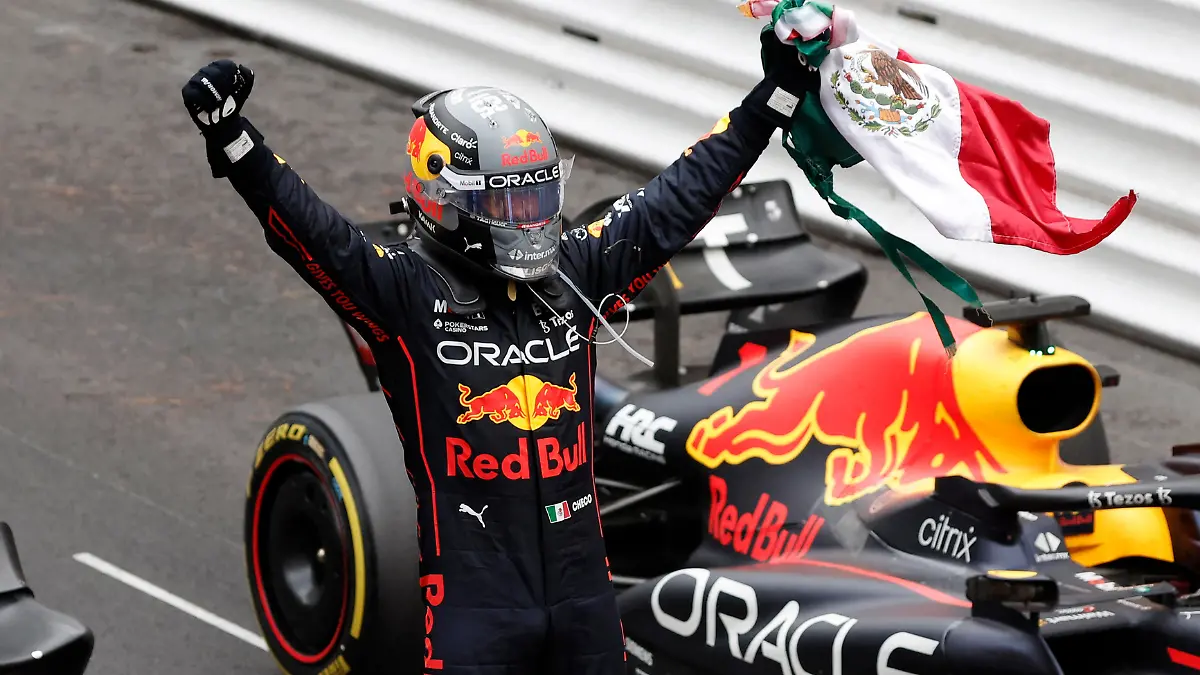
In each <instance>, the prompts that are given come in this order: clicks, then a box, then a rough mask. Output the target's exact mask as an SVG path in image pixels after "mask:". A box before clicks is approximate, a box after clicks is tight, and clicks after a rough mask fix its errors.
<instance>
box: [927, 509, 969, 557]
mask: <svg viewBox="0 0 1200 675" xmlns="http://www.w3.org/2000/svg"><path fill="white" fill-rule="evenodd" d="M975 540H976V537H975V528H974V527H968V528H967V529H965V530H962V529H959V528H957V527H955V526H954V525H953V524H952V523H951V522H950V516H948V515H944V514H943V515H940V516H938V517H937V519H936V520H934V519H933V518H926V519H925V520H924V521H923V522H922V523H921V527H920V528H919V529H918V530H917V543H919V544H920V545H921V546H922V547H924V548H927V549H930V550H932V551H937V552H938V553H941V554H942V555H944V556H946V557H948V558H951V559H953V560H961V561H962V562H965V563H969V562H971V547H973V546H974V545H975Z"/></svg>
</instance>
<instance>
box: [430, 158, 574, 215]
mask: <svg viewBox="0 0 1200 675" xmlns="http://www.w3.org/2000/svg"><path fill="white" fill-rule="evenodd" d="M574 160H575V158H574V157H569V158H566V159H563V160H560V161H559V162H558V164H556V165H552V166H550V167H543V168H541V169H537V170H534V171H529V172H524V173H513V174H493V175H486V176H485V175H483V174H468V173H458V172H456V171H454V170H453V169H451V168H450V167H446V168H444V169H442V171H441V173H440V174H439V175H438V177H437V178H435V179H434V180H431V181H421V183H422V187H423V191H424V193H425V194H426V195H428V196H429V198H430V199H433V200H434V201H436V202H438V203H440V204H448V205H452V206H455V207H457V208H458V209H459V210H461V211H462V212H463V213H464V214H466V215H467V216H468V217H470V218H473V219H475V220H478V221H480V222H483V223H486V224H488V225H491V226H493V227H503V228H515V229H525V228H530V227H540V226H543V225H545V224H546V223H547V222H548V221H549V220H550V219H552V218H554V217H556V216H558V215H559V214H560V213H561V212H562V206H563V198H564V192H565V191H564V187H565V185H566V181H567V178H568V177H570V175H571V167H572V166H573V164H574Z"/></svg>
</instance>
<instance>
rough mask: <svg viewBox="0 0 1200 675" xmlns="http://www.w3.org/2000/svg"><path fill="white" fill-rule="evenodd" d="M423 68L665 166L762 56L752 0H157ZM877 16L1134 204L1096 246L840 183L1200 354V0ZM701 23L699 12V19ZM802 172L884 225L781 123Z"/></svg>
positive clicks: (1110, 0)
mask: <svg viewBox="0 0 1200 675" xmlns="http://www.w3.org/2000/svg"><path fill="white" fill-rule="evenodd" d="M147 1H150V2H153V3H154V4H158V5H165V6H169V7H173V8H175V9H179V10H183V11H185V12H188V13H191V14H195V15H200V16H203V17H206V18H208V19H213V20H216V21H219V22H222V23H225V24H228V25H232V26H234V27H237V28H239V29H241V30H244V31H247V32H250V33H252V34H258V35H261V36H264V37H267V38H269V39H270V40H271V41H273V42H277V43H283V44H287V45H290V46H292V47H294V48H298V49H300V50H303V51H305V52H309V53H312V54H315V55H317V56H319V57H321V58H323V59H326V60H330V61H333V62H336V63H339V64H342V65H345V66H349V67H352V68H355V69H357V70H360V71H363V72H366V73H368V74H370V75H372V76H374V77H377V78H380V79H383V80H385V81H391V82H395V83H398V84H401V85H403V86H405V87H407V88H414V89H418V90H432V89H435V88H441V87H452V86H459V85H467V84H479V83H488V84H493V85H495V86H501V87H505V88H508V89H511V90H513V91H514V92H517V93H519V94H520V95H521V96H522V97H523V98H525V99H526V100H528V101H529V102H530V104H532V105H533V106H535V107H536V108H537V109H538V110H539V111H540V112H541V113H542V115H543V116H545V117H546V119H547V121H548V122H549V123H550V125H551V128H552V129H554V131H555V132H556V134H558V135H560V136H561V137H562V138H564V139H569V140H571V141H573V142H574V143H575V144H576V145H580V146H583V147H586V148H589V149H593V150H596V151H598V152H601V153H604V154H607V155H609V156H612V157H614V158H616V159H617V160H619V161H624V162H626V163H630V164H634V165H637V166H640V167H645V168H650V169H658V168H661V167H663V166H665V165H666V164H668V163H670V162H671V161H673V160H674V159H675V158H676V157H678V155H679V153H680V151H681V150H682V149H683V148H685V147H687V146H689V145H690V144H691V143H692V142H694V141H695V139H696V138H697V137H699V136H700V135H702V134H703V133H705V132H707V131H708V129H709V128H710V127H711V126H712V123H713V121H714V120H716V119H717V118H719V117H720V116H721V115H723V114H724V113H725V112H726V111H727V110H728V109H729V108H731V107H733V106H734V105H736V104H737V103H738V101H740V100H741V98H742V96H743V95H744V93H745V92H746V91H748V90H749V88H750V87H751V86H752V85H753V84H754V83H755V82H756V81H757V80H758V79H759V77H760V76H761V69H760V66H759V62H758V51H757V38H756V35H757V31H758V30H759V26H760V24H759V23H758V22H756V21H752V20H749V19H746V18H745V17H742V16H741V15H740V14H739V13H738V12H737V10H736V9H734V7H735V5H736V2H735V0H604V1H603V2H582V1H581V0H573V1H569V2H563V1H562V0H439V1H438V2H437V3H436V4H433V3H427V2H418V1H417V0H236V1H235V0H227V1H225V2H212V0H147ZM841 4H844V5H845V6H847V7H849V8H851V9H853V10H854V11H855V12H856V14H858V16H859V19H860V21H861V22H862V23H863V24H864V25H868V26H872V27H873V28H874V29H875V30H876V31H877V32H879V33H881V34H884V35H888V36H889V37H890V38H892V39H894V40H895V41H896V42H898V43H899V44H900V45H901V46H903V47H904V48H905V49H906V50H908V51H909V52H911V53H912V54H913V55H914V56H915V57H917V58H918V59H921V60H922V61H926V62H928V63H931V64H934V65H937V66H938V67H940V68H943V69H944V70H946V71H947V72H949V73H951V74H952V75H954V76H955V77H957V78H959V79H961V80H963V81H967V82H971V83H974V84H978V85H981V86H984V87H987V88H989V89H992V90H993V91H996V92H997V93H1000V94H1004V95H1007V96H1010V97H1012V98H1015V99H1017V100H1019V101H1021V102H1023V103H1024V104H1025V105H1026V106H1027V107H1028V108H1029V109H1030V110H1032V111H1033V112H1035V113H1036V114H1038V115H1041V116H1042V117H1045V118H1046V119H1048V120H1050V122H1051V143H1052V145H1053V147H1054V150H1055V153H1056V159H1057V165H1058V169H1059V183H1060V190H1059V205H1060V207H1061V208H1062V209H1063V210H1064V211H1065V212H1067V213H1069V214H1071V215H1073V216H1080V217H1100V216H1101V215H1103V213H1104V212H1105V211H1106V209H1107V207H1108V205H1110V204H1111V202H1112V201H1113V200H1114V199H1116V198H1117V197H1120V196H1121V195H1123V194H1125V192H1126V191H1127V190H1129V189H1131V188H1132V189H1135V190H1137V191H1138V194H1139V202H1138V205H1137V207H1136V208H1135V209H1134V213H1133V215H1132V216H1131V217H1130V219H1129V220H1128V221H1126V223H1125V224H1124V225H1122V226H1121V228H1119V229H1118V230H1117V232H1116V233H1115V234H1113V235H1112V236H1111V237H1109V238H1108V239H1107V240H1106V241H1105V242H1103V243H1102V244H1100V245H1099V246H1097V247H1096V248H1094V249H1092V250H1090V251H1087V252H1085V253H1082V254H1078V255H1074V256H1067V257H1059V256H1051V255H1048V254H1043V253H1038V252H1035V251H1031V250H1027V249H1022V248H1017V247H1009V246H989V245H985V244H976V243H964V242H954V241H950V240H947V239H943V238H942V237H941V236H940V235H939V234H938V233H937V232H936V231H935V230H934V229H933V227H932V226H931V225H930V224H929V223H928V221H926V220H925V218H924V217H923V216H922V215H921V214H920V213H919V212H918V211H917V210H916V209H915V208H913V207H912V206H911V205H910V204H909V203H908V202H907V201H906V200H905V199H904V198H903V197H901V196H900V195H898V194H896V193H895V192H894V191H892V190H891V188H890V187H888V186H887V185H886V184H885V183H884V182H883V181H882V179H881V178H880V177H879V176H878V174H876V173H875V172H874V170H873V169H871V168H870V167H869V166H866V165H865V164H862V165H859V166H858V167H855V168H853V169H850V170H843V171H841V172H840V173H839V174H838V175H837V177H836V179H835V181H836V185H837V188H838V191H839V192H840V193H841V194H842V195H843V196H845V197H846V198H847V199H850V200H851V201H852V202H854V203H855V204H857V205H858V206H860V207H861V208H863V210H865V211H866V212H867V213H868V214H870V215H871V216H872V217H873V218H874V219H875V220H877V221H879V222H880V223H881V224H883V225H884V226H885V227H886V228H888V229H890V230H891V231H893V232H895V233H896V234H898V235H900V236H902V237H905V238H906V239H909V240H910V241H912V242H913V243H915V244H917V245H919V246H921V247H922V248H924V249H925V250H926V251H928V252H929V253H930V254H932V255H934V256H935V257H937V258H939V259H940V260H941V261H942V262H944V263H946V264H947V265H948V266H951V267H953V268H955V269H956V270H958V271H959V272H960V273H962V274H964V275H965V276H967V277H968V278H970V279H972V280H973V281H975V282H976V283H981V284H983V285H987V286H992V287H999V288H1003V289H1014V290H1018V291H1022V292H1036V293H1053V294H1070V295H1081V296H1084V297H1086V298H1088V300H1089V301H1090V302H1091V303H1092V321H1096V322H1099V323H1101V324H1103V325H1105V326H1106V327H1108V328H1110V329H1113V330H1115V331H1117V332H1121V333H1125V334H1127V335H1130V336H1131V337H1134V338H1135V339H1138V340H1139V341H1142V342H1147V343H1150V344H1154V345H1156V346H1159V347H1162V348H1165V349H1168V350H1171V351H1175V352H1178V353H1182V354H1185V355H1188V356H1190V357H1192V358H1200V189H1198V188H1196V187H1193V184H1194V183H1195V182H1196V180H1195V178H1193V174H1191V171H1192V170H1194V169H1200V142H1198V141H1197V140H1196V135H1195V132H1194V131H1193V129H1194V126H1195V124H1196V121H1200V71H1196V70H1195V69H1192V68H1190V64H1192V63H1195V62H1196V60H1195V59H1193V58H1190V57H1193V56H1198V55H1200V44H1198V43H1197V42H1196V41H1195V39H1194V37H1193V34H1194V30H1193V29H1191V28H1190V26H1195V25H1197V24H1198V22H1200V1H1198V0H1141V1H1140V2H1137V3H1128V2H1122V1H1121V0H1008V1H1007V2H1004V3H981V2H971V3H963V2H961V0H905V1H904V2H902V3H896V2H894V1H892V0H850V1H847V2H845V3H841ZM681 22H683V23H686V26H687V27H686V28H684V26H683V24H682V23H681ZM776 178H784V179H787V180H789V181H790V182H791V183H792V184H793V186H794V188H795V190H796V194H797V206H798V207H799V209H800V211H801V213H802V214H803V215H805V216H806V217H808V218H810V225H811V226H812V227H813V228H814V229H815V230H817V231H819V232H822V233H824V234H827V235H832V236H838V237H841V238H844V239H845V238H848V239H850V240H852V241H855V242H856V243H863V244H868V245H873V243H872V242H871V240H870V239H869V238H868V237H867V236H866V234H865V232H863V231H862V229H861V228H860V226H859V225H858V224H857V223H854V222H850V221H844V220H842V219H840V218H837V217H835V216H833V215H832V214H831V213H830V212H829V210H828V208H827V207H826V206H825V205H824V203H823V202H822V201H821V200H820V199H819V198H818V197H817V196H816V194H815V192H814V191H813V190H812V189H811V188H810V187H809V186H808V183H807V181H806V180H805V179H804V177H803V175H802V174H801V173H800V171H799V170H798V169H797V168H796V166H795V164H794V163H793V162H792V161H791V160H790V159H789V158H788V157H787V155H786V153H784V151H783V149H782V147H780V146H779V144H778V143H774V144H773V145H772V147H771V148H769V149H768V151H767V152H766V153H765V154H764V155H763V157H762V159H761V160H760V161H759V163H758V165H757V166H756V167H755V169H754V171H753V172H751V174H750V175H749V176H748V177H747V180H750V181H753V180H768V179H776Z"/></svg>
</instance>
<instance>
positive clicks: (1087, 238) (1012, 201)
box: [896, 50, 1137, 255]
mask: <svg viewBox="0 0 1200 675" xmlns="http://www.w3.org/2000/svg"><path fill="white" fill-rule="evenodd" d="M896 57H897V58H898V59H899V60H901V61H907V62H909V63H921V62H920V61H918V60H917V59H915V58H913V57H912V55H911V54H909V53H908V52H905V51H904V50H899V51H898V52H897V54H896ZM955 84H957V85H958V93H959V99H960V103H961V110H962V143H961V146H960V148H959V152H958V166H959V171H960V173H961V174H962V177H963V180H965V181H966V183H967V184H968V185H970V186H971V187H972V188H973V189H974V190H975V191H976V192H978V193H979V194H980V195H982V196H983V199H984V202H985V203H986V204H987V207H988V212H989V214H990V217H991V229H992V241H994V242H995V243H997V244H1009V245H1014V246H1024V247H1026V248H1032V249H1036V250H1039V251H1045V252H1047V253H1054V254H1057V255H1070V254H1073V253H1079V252H1080V251H1085V250H1087V249H1089V248H1091V247H1093V246H1095V245H1096V244H1098V243H1100V242H1101V241H1102V240H1103V239H1104V238H1105V237H1107V236H1108V235H1110V234H1112V233H1113V231H1114V230H1116V229H1117V226H1119V225H1120V224H1121V223H1123V222H1124V221H1125V219H1126V218H1128V217H1129V214H1130V212H1131V211H1132V210H1133V206H1134V204H1136V203H1137V195H1136V194H1134V192H1133V191H1132V190H1130V192H1129V195H1128V196H1126V197H1122V198H1120V199H1118V200H1117V202H1116V203H1115V204H1113V206H1112V207H1111V208H1110V209H1109V210H1108V213H1107V214H1105V216H1104V217H1103V218H1101V219H1099V220H1091V219H1086V218H1071V217H1069V216H1067V215H1065V214H1063V212H1062V211H1060V210H1059V208H1058V205H1057V191H1058V175H1057V172H1056V170H1055V166H1054V151H1053V150H1052V149H1051V147H1050V123H1049V122H1047V121H1046V120H1044V119H1042V118H1040V117H1038V116H1037V115H1034V114H1033V113H1032V112H1030V111H1029V110H1028V109H1027V108H1025V106H1023V105H1021V104H1020V103H1019V102H1017V101H1013V100H1011V99H1007V98H1004V97H1003V96H1000V95H998V94H995V93H992V92H990V91H988V90H986V89H982V88H980V87H976V86H974V85H970V84H965V83H963V82H960V81H958V80H955Z"/></svg>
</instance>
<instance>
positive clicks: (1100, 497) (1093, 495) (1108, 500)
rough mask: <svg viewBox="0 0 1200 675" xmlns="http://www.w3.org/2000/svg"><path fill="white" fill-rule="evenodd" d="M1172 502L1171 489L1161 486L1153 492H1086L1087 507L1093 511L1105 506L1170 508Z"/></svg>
mask: <svg viewBox="0 0 1200 675" xmlns="http://www.w3.org/2000/svg"><path fill="white" fill-rule="evenodd" d="M1173 501H1174V500H1173V499H1172V498H1171V488H1165V487H1162V486H1159V487H1157V488H1155V489H1154V491H1153V492H1135V493H1128V492H1118V491H1116V490H1106V491H1104V492H1097V491H1096V490H1091V491H1089V492H1088V505H1089V506H1091V507H1092V508H1094V509H1099V508H1103V507H1106V506H1170V504H1171V502H1173Z"/></svg>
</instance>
